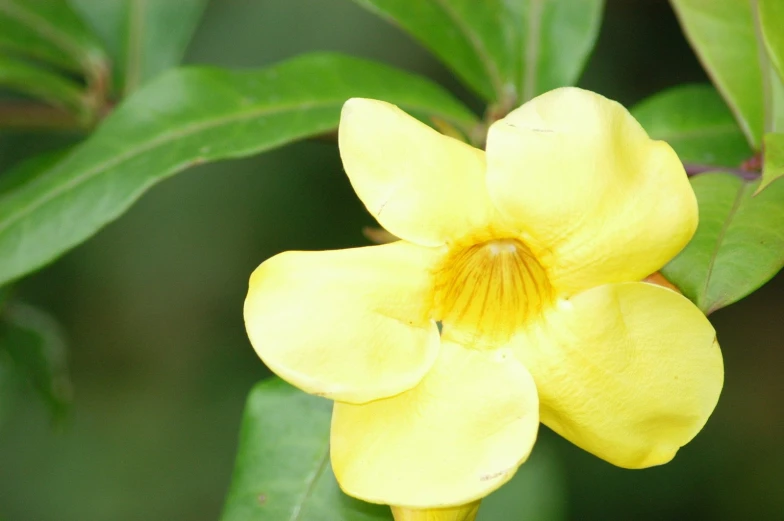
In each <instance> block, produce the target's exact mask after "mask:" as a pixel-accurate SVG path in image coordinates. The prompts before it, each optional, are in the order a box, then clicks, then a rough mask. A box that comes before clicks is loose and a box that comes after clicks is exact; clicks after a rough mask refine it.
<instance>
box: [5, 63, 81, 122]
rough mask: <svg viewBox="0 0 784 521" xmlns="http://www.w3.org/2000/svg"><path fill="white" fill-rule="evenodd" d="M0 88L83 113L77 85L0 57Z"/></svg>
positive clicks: (62, 77)
mask: <svg viewBox="0 0 784 521" xmlns="http://www.w3.org/2000/svg"><path fill="white" fill-rule="evenodd" d="M0 86H3V87H5V88H7V89H9V90H13V91H16V92H19V93H21V94H27V95H28V96H32V97H35V98H39V99H42V100H44V101H46V102H48V103H50V104H52V105H56V106H60V107H63V108H66V109H69V110H72V111H74V112H75V113H77V114H85V112H86V111H87V104H86V98H85V97H84V93H83V91H82V89H81V88H80V86H79V85H78V84H77V83H75V82H74V81H72V80H70V79H68V78H66V77H64V76H61V75H60V74H57V73H55V72H50V71H48V70H46V69H42V68H40V67H36V66H34V65H32V64H30V63H28V62H25V61H22V60H15V59H12V58H8V57H6V56H2V55H0Z"/></svg>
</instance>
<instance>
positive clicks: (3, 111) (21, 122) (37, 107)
mask: <svg viewBox="0 0 784 521" xmlns="http://www.w3.org/2000/svg"><path fill="white" fill-rule="evenodd" d="M0 128H4V129H7V128H12V129H36V130H83V129H84V128H85V125H84V122H83V121H82V120H81V119H80V118H79V117H78V116H77V115H75V114H74V113H72V112H70V111H68V110H65V109H62V108H59V107H53V106H51V105H44V104H42V103H33V102H13V103H0Z"/></svg>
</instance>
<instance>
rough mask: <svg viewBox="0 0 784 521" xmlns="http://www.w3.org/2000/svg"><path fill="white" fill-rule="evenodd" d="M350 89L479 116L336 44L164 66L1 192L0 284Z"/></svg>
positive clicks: (463, 119)
mask: <svg viewBox="0 0 784 521" xmlns="http://www.w3.org/2000/svg"><path fill="white" fill-rule="evenodd" d="M353 96H362V97H369V98H377V99H385V100H388V101H390V102H393V103H396V104H398V105H400V106H401V108H403V109H404V110H406V111H409V112H411V113H413V114H415V115H418V116H420V117H422V118H425V119H427V118H439V119H441V120H444V121H446V122H448V123H450V124H452V125H454V126H456V127H458V128H461V129H464V130H468V129H470V128H471V127H473V126H474V125H475V124H476V117H475V116H474V115H473V114H471V112H470V111H468V109H466V108H465V107H464V106H463V105H461V104H460V103H459V102H458V101H456V100H455V99H454V98H453V97H451V96H450V95H449V94H448V93H447V92H446V91H445V90H443V89H442V88H440V87H439V86H437V85H435V84H433V83H430V82H429V81H427V80H425V79H423V78H420V77H417V76H414V75H411V74H408V73H405V72H402V71H399V70H396V69H393V68H390V67H387V66H384V65H381V64H377V63H373V62H368V61H364V60H359V59H355V58H350V57H346V56H341V55H337V54H313V55H306V56H301V57H298V58H295V59H293V60H290V61H287V62H284V63H281V64H279V65H276V66H273V67H270V68H268V69H263V70H258V71H227V70H221V69H216V68H185V69H179V70H173V71H170V72H169V73H166V74H164V75H163V76H162V77H160V78H159V79H157V80H156V81H153V82H152V83H150V84H148V85H147V86H145V87H144V88H142V89H141V90H140V91H138V92H137V93H136V94H135V95H133V96H131V97H130V98H129V99H128V100H126V102H124V103H123V104H121V106H119V107H118V108H117V109H116V110H115V111H114V112H113V113H112V114H111V115H110V116H109V117H107V118H106V119H105V120H104V122H103V124H102V125H101V126H100V127H99V128H98V129H97V130H96V131H95V133H93V134H92V135H91V136H90V138H89V139H88V140H87V141H85V142H84V143H82V144H81V145H79V146H78V147H77V148H76V149H74V151H73V152H72V153H71V154H69V155H68V156H67V157H66V158H64V159H63V160H62V161H60V162H58V163H57V164H56V165H54V166H53V167H51V168H50V169H48V170H47V171H45V172H43V173H42V174H40V175H38V176H35V177H34V179H33V180H32V182H30V183H26V184H25V185H23V186H21V187H19V188H17V189H16V190H14V191H13V192H11V193H8V194H6V195H5V196H4V197H0V284H2V283H3V282H4V281H9V280H12V279H16V278H18V277H20V276H22V275H24V274H26V273H29V272H31V271H33V270H34V269H36V268H38V267H40V266H42V265H44V264H46V263H48V262H50V261H52V260H53V259H55V258H56V257H57V256H58V255H60V254H62V253H63V252H65V251H66V250H68V249H69V248H72V247H73V246H76V245H77V244H79V243H80V242H82V241H84V240H85V239H87V238H88V237H90V236H91V235H93V234H94V233H96V232H97V231H98V230H99V229H100V228H101V227H102V226H104V225H105V224H107V223H108V222H110V221H112V220H113V219H116V218H117V217H119V216H120V215H121V214H122V213H123V212H124V211H125V210H126V209H127V208H128V207H129V206H130V205H131V204H132V203H133V202H134V201H136V200H137V199H138V198H139V197H140V196H141V195H142V194H143V193H144V192H145V191H146V190H147V189H148V188H150V187H151V186H152V185H154V184H155V183H157V182H158V181H160V180H162V179H164V178H166V177H168V176H170V175H172V174H174V173H177V172H180V171H182V170H184V169H186V168H187V167H189V166H192V165H195V164H200V163H204V162H206V161H215V160H218V159H225V158H233V157H243V156H248V155H251V154H256V153H258V152H262V151H265V150H269V149H272V148H275V147H279V146H282V145H285V144H286V143H290V142H292V141H295V140H298V139H303V138H305V137H309V136H313V135H318V134H321V133H324V132H327V131H331V130H334V129H335V128H336V127H337V124H338V121H339V118H340V109H341V107H342V105H343V103H344V102H345V100H346V99H348V98H350V97H353Z"/></svg>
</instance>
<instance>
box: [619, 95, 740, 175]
mask: <svg viewBox="0 0 784 521" xmlns="http://www.w3.org/2000/svg"><path fill="white" fill-rule="evenodd" d="M632 114H633V115H634V117H635V118H637V120H638V121H639V122H640V123H641V124H642V126H643V127H645V130H646V131H648V134H649V135H650V136H651V137H652V138H654V139H661V140H663V141H666V142H667V143H669V144H670V145H671V146H672V147H673V148H674V149H675V151H676V152H677V153H678V156H679V157H680V158H681V161H683V162H684V163H694V164H699V165H710V166H729V167H734V166H738V165H740V164H741V163H742V162H743V161H744V160H746V159H748V158H749V157H750V156H751V155H752V151H751V149H750V148H749V145H748V143H746V139H745V138H744V137H743V133H742V132H741V130H740V127H738V124H737V123H736V122H735V119H734V118H733V116H732V113H731V112H730V110H729V109H728V108H727V105H726V104H725V103H724V101H723V100H722V99H721V97H720V96H719V95H718V93H717V92H716V91H715V90H714V89H713V88H712V87H710V86H708V85H683V86H679V87H673V88H671V89H668V90H666V91H663V92H660V93H658V94H655V95H653V96H651V97H650V98H648V99H646V100H644V101H642V102H641V103H639V104H638V105H637V106H635V107H634V108H633V109H632Z"/></svg>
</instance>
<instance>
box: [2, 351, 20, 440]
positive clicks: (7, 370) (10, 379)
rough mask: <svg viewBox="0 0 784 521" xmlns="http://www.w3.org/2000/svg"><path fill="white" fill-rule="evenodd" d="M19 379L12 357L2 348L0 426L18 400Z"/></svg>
mask: <svg viewBox="0 0 784 521" xmlns="http://www.w3.org/2000/svg"><path fill="white" fill-rule="evenodd" d="M18 380H19V378H18V375H17V374H16V371H15V369H14V363H13V362H12V361H11V357H10V356H9V355H8V353H6V352H5V351H3V350H2V349H0V428H2V426H3V423H4V421H5V419H6V417H7V416H8V414H9V412H10V411H11V410H12V409H13V406H14V402H16V397H17V395H18V393H19V387H20V385H19V381H18Z"/></svg>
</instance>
